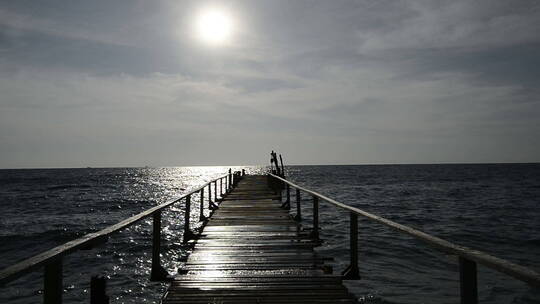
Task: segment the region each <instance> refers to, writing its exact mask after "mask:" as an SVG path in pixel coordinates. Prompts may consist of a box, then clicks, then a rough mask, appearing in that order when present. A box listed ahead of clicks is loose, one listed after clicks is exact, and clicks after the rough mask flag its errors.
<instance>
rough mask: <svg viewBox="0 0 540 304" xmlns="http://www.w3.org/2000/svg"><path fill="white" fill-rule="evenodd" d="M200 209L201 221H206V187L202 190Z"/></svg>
mask: <svg viewBox="0 0 540 304" xmlns="http://www.w3.org/2000/svg"><path fill="white" fill-rule="evenodd" d="M200 197H201V199H200V203H199V205H200V207H199V221H204V220H206V217H204V187H202V188H201V195H200Z"/></svg>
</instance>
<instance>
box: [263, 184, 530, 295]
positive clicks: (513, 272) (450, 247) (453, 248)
mask: <svg viewBox="0 0 540 304" xmlns="http://www.w3.org/2000/svg"><path fill="white" fill-rule="evenodd" d="M269 175H270V176H272V177H273V178H276V179H278V180H280V181H282V182H284V183H286V184H288V185H290V186H291V187H293V188H296V189H298V190H301V191H304V192H306V193H309V194H311V195H312V196H314V197H317V198H319V199H321V200H324V201H326V202H328V203H330V204H332V205H334V206H336V207H339V208H342V209H345V210H348V211H350V212H353V213H355V214H358V215H361V216H364V217H366V218H368V219H370V220H373V221H375V222H378V223H381V224H383V225H386V226H388V227H390V228H393V229H395V230H398V231H400V232H403V233H405V234H407V235H410V236H412V237H415V238H417V239H420V240H422V241H424V242H426V243H428V244H429V245H431V246H433V247H435V248H437V249H439V250H441V251H443V252H446V253H448V254H453V255H457V256H459V257H462V258H466V259H469V260H472V261H475V262H478V263H480V264H482V265H484V266H487V267H489V268H492V269H495V270H497V271H499V272H502V273H505V274H507V275H509V276H512V277H514V278H516V279H518V280H521V281H523V282H526V283H528V284H530V285H532V286H536V287H540V274H539V273H537V272H535V271H534V270H531V269H529V268H527V267H524V266H521V265H518V264H515V263H512V262H509V261H507V260H504V259H501V258H497V257H494V256H492V255H489V254H487V253H484V252H482V251H479V250H474V249H471V248H468V247H465V246H461V245H456V244H453V243H451V242H448V241H446V240H443V239H441V238H438V237H435V236H432V235H430V234H427V233H425V232H422V231H420V230H417V229H414V228H411V227H408V226H405V225H402V224H398V223H396V222H394V221H391V220H388V219H385V218H383V217H380V216H377V215H374V214H372V213H369V212H366V211H364V210H361V209H358V208H355V207H351V206H349V205H346V204H343V203H340V202H338V201H336V200H333V199H331V198H329V197H327V196H324V195H322V194H320V193H318V192H315V191H312V190H309V189H306V188H304V187H301V186H299V185H297V184H294V183H292V182H290V181H288V180H286V179H284V178H281V177H279V176H277V175H275V174H271V173H270V174H269Z"/></svg>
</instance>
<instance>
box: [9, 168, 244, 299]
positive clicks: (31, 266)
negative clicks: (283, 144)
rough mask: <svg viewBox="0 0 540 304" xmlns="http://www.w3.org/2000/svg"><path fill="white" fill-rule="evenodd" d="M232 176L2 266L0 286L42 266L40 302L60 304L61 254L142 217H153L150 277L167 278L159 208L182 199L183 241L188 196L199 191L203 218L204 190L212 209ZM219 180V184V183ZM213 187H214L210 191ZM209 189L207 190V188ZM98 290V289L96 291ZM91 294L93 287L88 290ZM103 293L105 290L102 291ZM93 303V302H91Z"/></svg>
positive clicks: (102, 238)
mask: <svg viewBox="0 0 540 304" xmlns="http://www.w3.org/2000/svg"><path fill="white" fill-rule="evenodd" d="M234 178H235V175H233V174H232V172H231V169H229V173H228V174H226V175H223V176H220V177H218V178H216V179H213V180H211V181H210V182H207V183H205V184H204V185H202V186H200V187H199V188H197V189H195V190H192V191H190V192H189V193H186V194H183V195H182V196H179V197H176V198H173V199H171V200H169V201H167V202H165V203H162V204H160V205H157V206H155V207H152V208H150V209H148V210H146V211H143V212H141V213H139V214H137V215H134V216H132V217H130V218H127V219H125V220H123V221H121V222H119V223H117V224H114V225H112V226H108V227H106V228H104V229H102V230H99V231H97V232H93V233H89V234H87V235H85V236H83V237H80V238H78V239H75V240H73V241H69V242H67V243H64V244H62V245H60V246H57V247H54V248H52V249H50V250H47V251H45V252H42V253H40V254H37V255H35V256H33V257H31V258H28V259H26V260H23V261H21V262H19V263H16V264H14V265H12V266H10V267H7V268H5V269H4V270H2V271H1V272H0V286H4V285H5V284H7V283H9V282H11V281H13V280H15V279H17V278H19V277H21V276H23V275H25V274H27V273H29V272H32V271H35V270H38V269H39V268H41V267H43V268H44V276H43V303H46V304H53V303H54V304H59V303H62V293H63V283H62V281H63V274H62V272H63V271H62V268H63V262H62V259H63V257H64V256H66V255H69V254H71V253H73V252H75V251H77V250H81V249H89V248H93V247H95V246H97V245H100V244H103V243H106V242H107V240H108V238H109V236H110V235H111V234H113V233H115V232H118V231H120V230H122V229H125V228H128V227H130V226H131V225H133V224H135V223H137V222H139V221H140V220H142V219H145V218H147V217H150V216H152V219H153V220H152V269H151V274H150V279H151V280H153V281H163V280H167V279H168V273H167V271H166V270H165V269H164V268H163V267H162V266H161V261H160V252H161V211H162V210H163V209H166V208H168V207H171V206H172V205H174V204H178V203H180V202H182V201H183V202H184V206H185V213H184V235H183V242H187V241H188V240H190V239H192V238H193V237H194V233H193V232H192V230H191V228H190V214H191V196H192V195H194V194H197V193H199V194H200V196H199V204H200V207H199V209H200V215H199V220H201V221H204V220H206V217H205V216H204V210H205V209H204V202H205V200H204V196H205V192H207V193H208V200H207V201H208V209H209V210H213V209H215V208H216V207H217V205H216V204H215V202H217V201H218V200H219V198H218V193H219V194H220V196H221V197H223V196H224V195H226V194H227V193H229V192H230V191H231V190H232V187H233V185H234V182H235V181H234ZM218 183H219V186H218ZM212 188H213V189H214V191H213V193H212ZM206 189H208V190H206ZM92 285H94V286H98V285H100V286H102V287H103V288H104V285H102V284H92ZM99 293H100V292H99V291H98V294H99ZM91 294H94V290H92V291H91ZM101 294H104V291H101ZM91 303H94V301H91Z"/></svg>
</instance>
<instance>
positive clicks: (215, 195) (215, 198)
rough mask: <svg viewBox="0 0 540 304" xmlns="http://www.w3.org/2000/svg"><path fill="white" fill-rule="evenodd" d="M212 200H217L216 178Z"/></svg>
mask: <svg viewBox="0 0 540 304" xmlns="http://www.w3.org/2000/svg"><path fill="white" fill-rule="evenodd" d="M214 202H217V180H215V181H214Z"/></svg>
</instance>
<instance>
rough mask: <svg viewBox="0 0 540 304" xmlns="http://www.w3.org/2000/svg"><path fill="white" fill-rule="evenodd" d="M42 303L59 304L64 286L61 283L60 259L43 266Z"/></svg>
mask: <svg viewBox="0 0 540 304" xmlns="http://www.w3.org/2000/svg"><path fill="white" fill-rule="evenodd" d="M43 281H44V282H43V289H44V291H43V303H45V304H61V303H62V293H63V292H64V286H63V282H62V258H61V257H60V258H58V259H57V260H56V261H54V262H51V263H49V264H47V265H45V273H44V280H43Z"/></svg>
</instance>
